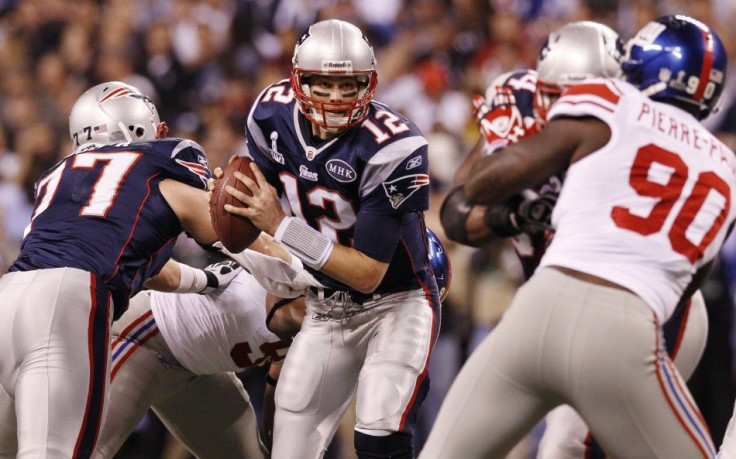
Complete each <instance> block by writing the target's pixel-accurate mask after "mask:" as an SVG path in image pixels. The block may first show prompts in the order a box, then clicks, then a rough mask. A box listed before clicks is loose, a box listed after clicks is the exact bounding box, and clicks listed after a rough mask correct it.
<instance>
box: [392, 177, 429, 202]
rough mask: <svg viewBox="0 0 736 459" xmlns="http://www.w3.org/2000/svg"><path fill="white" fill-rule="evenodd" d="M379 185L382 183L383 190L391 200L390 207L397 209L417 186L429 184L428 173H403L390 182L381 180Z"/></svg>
mask: <svg viewBox="0 0 736 459" xmlns="http://www.w3.org/2000/svg"><path fill="white" fill-rule="evenodd" d="M381 185H383V191H385V192H386V196H388V199H389V201H391V207H393V208H394V209H398V208H399V206H400V205H401V204H402V203H403V202H404V201H406V200H407V199H409V196H411V195H413V194H414V193H415V192H416V191H417V190H418V189H419V188H421V187H423V186H427V185H429V175H427V174H416V175H405V176H403V177H399V178H397V179H396V180H392V181H390V182H382V183H381Z"/></svg>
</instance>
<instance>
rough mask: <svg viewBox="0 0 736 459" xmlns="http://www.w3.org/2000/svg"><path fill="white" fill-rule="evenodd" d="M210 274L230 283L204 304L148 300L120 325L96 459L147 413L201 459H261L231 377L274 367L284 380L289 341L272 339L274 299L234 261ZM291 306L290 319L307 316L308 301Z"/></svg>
mask: <svg viewBox="0 0 736 459" xmlns="http://www.w3.org/2000/svg"><path fill="white" fill-rule="evenodd" d="M206 270H208V271H214V272H216V273H217V274H218V276H219V277H220V278H221V279H230V278H231V280H230V281H229V282H226V280H222V281H221V288H220V289H217V290H215V291H213V292H211V293H208V294H205V295H192V294H182V293H162V292H156V291H145V292H141V293H139V294H138V295H136V296H135V297H133V298H132V299H131V302H130V307H129V308H128V310H127V311H126V312H125V313H124V314H123V316H122V317H121V318H120V319H119V320H117V321H115V322H114V323H113V326H112V370H111V383H110V408H109V411H108V415H107V417H106V419H105V422H104V424H103V427H102V432H101V433H100V440H99V442H98V446H97V449H96V450H95V455H94V456H95V457H113V456H114V455H115V453H116V452H117V451H118V449H119V448H120V446H121V445H122V444H123V442H124V441H125V439H126V438H127V437H128V436H129V435H130V433H131V432H132V431H133V429H134V428H135V426H136V425H138V423H139V422H140V420H141V419H142V418H143V416H144V414H145V413H146V411H147V410H148V408H153V410H154V412H155V413H156V414H157V415H158V417H159V418H160V419H161V420H162V422H163V423H164V425H166V427H167V428H168V430H169V432H171V433H172V434H173V435H174V436H175V437H176V438H177V439H179V440H180V441H181V442H182V443H183V444H184V445H185V446H186V447H187V448H188V449H189V451H191V452H192V454H194V455H196V456H197V457H202V458H207V457H211V458H227V457H232V458H262V457H264V451H265V450H264V449H263V446H262V445H261V442H260V439H259V435H258V428H257V424H256V417H255V414H254V412H253V406H252V405H251V403H250V398H249V397H248V394H247V393H246V392H245V389H244V388H243V384H242V383H241V382H240V380H239V379H238V378H237V377H236V376H235V374H234V372H237V371H240V370H243V369H245V368H249V367H253V366H258V365H263V364H265V363H267V362H270V363H271V367H272V368H271V369H270V371H271V374H272V375H273V374H277V367H278V366H280V362H281V361H282V360H283V358H284V356H285V355H286V351H287V349H288V346H289V343H290V340H288V339H286V340H283V339H281V338H279V337H278V336H276V335H275V334H274V333H273V332H271V331H269V330H268V328H267V321H266V297H267V293H266V290H265V289H264V288H263V287H261V285H259V283H258V282H257V281H256V279H255V278H254V277H253V276H252V275H251V274H250V273H248V272H247V271H244V270H243V269H241V268H240V267H239V266H238V265H236V264H235V263H234V262H232V261H225V262H220V263H218V264H215V265H211V266H208V267H207V268H206ZM226 276H227V277H226ZM225 285H226V286H225ZM222 287H224V288H222ZM286 301H287V302H286V303H284V304H288V306H289V307H288V308H284V309H283V310H284V311H286V310H292V311H301V314H303V312H304V298H303V297H298V298H295V299H288V300H286ZM274 325H275V324H274ZM274 379H275V378H274ZM274 379H271V380H272V381H273V380H274ZM269 427H270V426H267V429H268V428H269Z"/></svg>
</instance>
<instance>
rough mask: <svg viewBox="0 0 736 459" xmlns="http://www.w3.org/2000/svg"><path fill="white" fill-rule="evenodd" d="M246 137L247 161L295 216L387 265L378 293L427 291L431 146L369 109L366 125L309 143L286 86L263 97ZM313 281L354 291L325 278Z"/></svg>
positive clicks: (392, 117)
mask: <svg viewBox="0 0 736 459" xmlns="http://www.w3.org/2000/svg"><path fill="white" fill-rule="evenodd" d="M246 135H247V140H248V154H249V156H250V157H251V158H253V160H254V161H255V162H256V164H257V165H258V167H259V168H260V169H261V171H262V172H263V174H264V175H265V176H266V178H267V179H268V181H269V183H271V184H272V185H273V186H275V187H276V189H277V190H278V191H279V193H280V194H281V195H282V197H283V198H284V200H285V201H286V202H288V205H289V207H290V210H291V212H292V213H293V215H295V216H297V217H299V218H302V219H304V220H305V221H306V222H307V223H308V224H309V225H310V226H312V227H313V228H315V229H317V230H319V231H321V232H322V233H323V234H326V235H327V236H328V237H330V238H331V239H332V240H333V241H335V242H337V243H339V244H342V245H346V246H351V247H354V248H355V249H357V250H360V251H361V252H363V253H365V254H366V255H368V256H370V257H371V258H374V259H376V260H379V261H382V262H385V263H389V269H388V272H387V273H386V276H385V277H384V279H383V281H382V282H381V284H380V285H379V286H378V288H377V289H376V291H377V292H393V291H401V290H408V289H412V288H418V287H420V286H421V285H424V283H425V281H426V279H427V277H428V272H429V271H428V268H427V259H428V258H427V244H426V239H425V229H424V219H423V211H425V210H427V208H428V207H429V187H428V186H427V185H429V175H428V164H427V140H426V139H425V138H424V136H422V134H421V133H420V132H419V129H417V127H416V126H415V125H414V124H413V123H412V122H411V121H409V120H407V119H406V118H405V117H403V116H402V115H400V114H398V113H397V112H395V111H393V110H391V109H390V108H388V107H387V106H385V105H383V104H381V103H378V102H372V103H371V105H370V111H369V114H368V116H367V118H366V119H365V120H363V121H362V122H361V123H359V124H357V125H355V126H353V127H351V128H348V129H346V130H345V131H343V132H342V133H340V135H338V136H337V137H335V138H332V139H328V140H321V139H319V138H317V137H315V136H313V135H312V128H311V124H310V123H309V121H308V120H306V118H305V117H304V116H303V115H302V114H301V112H300V111H299V108H298V107H297V104H296V100H295V98H294V93H293V90H292V88H291V85H290V83H289V81H288V80H282V81H280V82H277V83H275V84H273V85H271V86H269V87H268V88H266V89H265V90H264V91H263V92H262V93H261V95H260V96H259V97H258V100H257V101H256V104H255V105H254V107H253V108H252V109H251V112H250V114H249V116H248V122H247V126H246ZM315 277H316V278H317V279H318V280H319V281H320V282H322V283H323V284H325V285H326V286H328V287H330V288H334V289H341V290H350V288H349V287H347V286H345V285H343V284H342V283H340V282H338V281H336V280H334V279H332V278H330V277H327V276H326V275H324V274H322V273H319V272H317V273H315Z"/></svg>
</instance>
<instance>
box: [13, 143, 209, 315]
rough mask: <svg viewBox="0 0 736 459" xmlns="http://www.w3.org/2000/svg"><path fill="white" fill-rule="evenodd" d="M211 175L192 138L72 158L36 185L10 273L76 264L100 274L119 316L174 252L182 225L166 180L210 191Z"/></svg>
mask: <svg viewBox="0 0 736 459" xmlns="http://www.w3.org/2000/svg"><path fill="white" fill-rule="evenodd" d="M209 177H210V170H209V167H208V164H207V159H206V156H205V153H204V151H203V150H202V148H201V147H200V146H199V145H197V144H196V143H194V142H192V141H190V140H183V139H162V140H155V141H151V142H139V143H132V144H118V145H109V146H105V147H101V148H97V149H94V150H90V151H83V152H78V153H75V154H72V155H69V156H67V157H66V158H65V159H63V160H62V161H61V162H59V164H57V165H56V166H54V167H53V168H52V169H50V170H49V171H47V172H46V173H45V174H44V175H43V176H42V177H41V178H40V179H39V180H38V182H37V183H36V205H35V209H34V212H33V217H32V219H31V224H30V225H29V226H28V228H26V235H25V238H24V239H23V245H22V246H21V250H20V255H19V256H18V258H17V259H16V260H15V262H14V263H13V264H12V266H11V267H10V271H29V270H33V269H42V268H58V267H71V268H79V269H83V270H85V271H89V272H91V273H94V274H96V275H97V276H98V277H99V278H100V279H102V280H104V281H105V284H106V285H107V286H108V288H109V289H110V291H111V292H112V298H113V302H114V304H115V308H116V311H117V312H119V311H121V310H122V309H124V308H125V307H127V304H128V298H129V297H130V296H132V295H134V294H135V293H137V292H138V291H139V290H140V289H141V287H142V285H143V283H144V282H145V281H146V280H147V279H148V278H149V277H150V276H151V275H153V274H156V273H158V271H159V270H160V269H161V267H162V266H163V265H164V263H166V261H167V260H168V258H169V256H170V255H171V249H172V247H173V245H174V241H175V239H176V237H177V236H178V235H179V234H180V233H181V231H182V227H181V224H180V223H179V220H178V218H177V217H176V215H175V214H174V212H173V210H171V207H169V205H168V203H167V202H166V200H165V199H164V198H163V196H162V195H161V193H160V191H159V188H158V184H159V182H161V181H162V180H164V179H167V178H169V179H173V180H177V181H180V182H184V183H186V184H188V185H191V186H194V187H196V188H201V189H203V190H206V188H207V179H208V178H209Z"/></svg>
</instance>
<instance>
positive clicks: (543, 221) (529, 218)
mask: <svg viewBox="0 0 736 459" xmlns="http://www.w3.org/2000/svg"><path fill="white" fill-rule="evenodd" d="M558 196H559V193H557V192H553V191H548V192H545V193H542V194H540V195H539V196H537V197H536V198H534V199H525V200H523V201H521V203H519V207H518V208H517V210H516V212H515V214H516V222H515V223H516V224H517V226H518V227H519V229H520V230H521V231H523V232H524V233H527V234H538V233H543V232H545V231H547V230H551V229H552V210H553V209H554V207H555V204H556V203H557V197H558Z"/></svg>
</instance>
